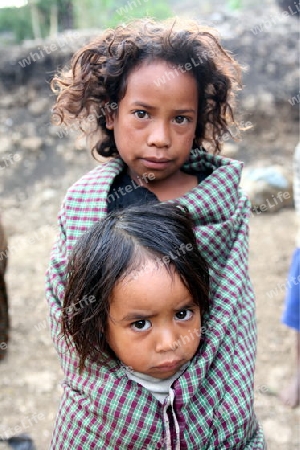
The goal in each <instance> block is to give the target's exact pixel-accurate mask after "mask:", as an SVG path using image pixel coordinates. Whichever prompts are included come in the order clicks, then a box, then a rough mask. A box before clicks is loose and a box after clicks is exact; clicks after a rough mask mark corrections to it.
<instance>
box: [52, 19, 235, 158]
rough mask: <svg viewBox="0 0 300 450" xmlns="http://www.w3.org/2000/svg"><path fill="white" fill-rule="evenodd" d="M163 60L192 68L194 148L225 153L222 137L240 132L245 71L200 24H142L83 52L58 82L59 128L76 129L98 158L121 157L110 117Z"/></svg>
mask: <svg viewBox="0 0 300 450" xmlns="http://www.w3.org/2000/svg"><path fill="white" fill-rule="evenodd" d="M157 60H160V61H165V62H167V63H169V64H170V67H173V68H174V67H175V68H176V67H177V68H179V67H180V66H184V67H189V71H190V73H191V74H192V75H193V77H194V78H195V80H196V82H197V86H198V115H197V126H196V132H195V139H194V142H193V146H194V148H197V147H202V146H203V144H204V143H207V144H208V145H209V146H210V147H211V148H212V149H213V151H214V152H219V151H220V150H221V140H222V136H224V135H225V134H227V135H228V133H229V134H230V135H231V136H232V133H231V129H230V128H231V127H232V126H233V125H234V126H236V127H238V125H237V123H236V121H235V118H234V114H233V106H234V97H235V92H236V91H237V90H238V89H240V88H241V66H240V65H239V64H238V63H237V61H236V60H235V59H234V58H233V57H232V56H231V54H230V53H229V52H228V51H227V50H225V49H224V48H223V47H222V46H221V44H220V42H219V39H218V37H217V34H216V30H214V29H212V28H209V27H201V26H199V25H198V24H197V22H196V21H188V22H186V21H181V20H174V19H172V20H170V19H169V20H167V21H163V22H157V21H153V20H151V19H139V20H135V21H132V22H130V23H128V24H127V25H122V26H118V27H117V28H116V29H108V30H106V31H105V32H104V33H103V34H102V35H101V36H100V37H98V38H97V39H95V40H94V41H93V42H91V43H90V44H88V45H86V46H85V47H83V48H81V49H80V50H78V51H77V52H76V53H75V54H74V56H73V58H72V60H71V68H68V69H64V70H62V71H61V73H60V74H57V75H56V76H55V77H54V78H53V80H52V84H51V86H52V89H53V91H54V92H55V93H57V94H58V98H57V101H56V104H55V106H54V108H53V115H54V117H55V118H56V119H57V118H58V122H56V123H58V124H61V125H66V126H72V127H73V126H74V124H76V126H77V128H78V129H81V130H82V131H84V133H85V134H86V136H87V137H88V138H89V139H91V142H92V145H91V147H92V152H94V151H96V152H97V153H98V154H99V155H101V156H105V157H110V156H117V155H118V149H117V147H116V144H115V139H114V132H113V131H112V130H108V129H107V128H106V112H109V113H115V111H112V110H114V109H116V108H117V105H118V103H119V102H120V100H122V98H123V97H124V96H125V94H126V86H127V80H128V76H129V75H130V73H131V72H132V71H133V70H134V69H136V68H137V66H138V65H141V64H142V63H144V62H145V61H147V62H149V61H150V62H151V61H157ZM187 65H189V66H187ZM93 124H94V126H93ZM232 137H234V136H232Z"/></svg>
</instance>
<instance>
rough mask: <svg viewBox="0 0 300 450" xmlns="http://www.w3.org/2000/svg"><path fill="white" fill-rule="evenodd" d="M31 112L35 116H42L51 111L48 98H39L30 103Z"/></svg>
mask: <svg viewBox="0 0 300 450" xmlns="http://www.w3.org/2000/svg"><path fill="white" fill-rule="evenodd" d="M28 109H29V112H30V113H31V114H32V115H34V116H40V115H41V114H43V113H44V112H46V111H50V102H49V99H48V98H38V99H36V100H34V101H33V102H31V103H29V107H28Z"/></svg>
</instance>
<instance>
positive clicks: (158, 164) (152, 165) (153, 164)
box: [141, 158, 171, 170]
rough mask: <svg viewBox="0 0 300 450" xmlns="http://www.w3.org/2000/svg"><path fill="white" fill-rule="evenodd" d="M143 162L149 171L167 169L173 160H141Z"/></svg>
mask: <svg viewBox="0 0 300 450" xmlns="http://www.w3.org/2000/svg"><path fill="white" fill-rule="evenodd" d="M141 160H142V163H143V165H144V166H145V167H147V168H148V169H158V170H161V169H165V168H166V167H168V166H169V165H170V163H171V159H167V158H141Z"/></svg>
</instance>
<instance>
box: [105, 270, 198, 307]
mask: <svg viewBox="0 0 300 450" xmlns="http://www.w3.org/2000/svg"><path fill="white" fill-rule="evenodd" d="M186 298H190V294H189V292H188V290H187V288H186V287H185V285H184V284H183V282H182V280H181V278H180V276H179V274H178V273H177V272H176V271H175V269H174V268H173V267H171V266H170V270H168V269H167V268H166V266H165V265H164V264H163V263H162V264H158V263H157V262H156V261H149V262H148V263H146V264H145V265H143V266H142V267H141V268H140V269H138V270H136V271H133V272H131V273H130V274H128V275H127V276H126V277H125V278H124V279H122V280H121V281H120V282H119V283H118V284H117V285H116V286H115V288H114V290H113V292H112V296H111V302H110V309H111V312H112V313H113V315H122V314H125V312H127V311H131V310H155V311H160V310H162V309H163V310H167V309H174V308H177V307H178V305H179V304H180V303H181V302H182V301H185V300H186Z"/></svg>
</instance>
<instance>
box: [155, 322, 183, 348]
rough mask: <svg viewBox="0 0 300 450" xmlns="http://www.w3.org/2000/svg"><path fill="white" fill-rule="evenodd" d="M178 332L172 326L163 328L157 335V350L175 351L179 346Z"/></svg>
mask: <svg viewBox="0 0 300 450" xmlns="http://www.w3.org/2000/svg"><path fill="white" fill-rule="evenodd" d="M178 339H179V336H177V333H175V332H174V330H173V329H172V328H171V327H170V328H166V327H164V328H163V329H161V330H160V331H159V332H158V333H157V336H156V351H157V352H158V353H163V352H169V351H174V350H176V349H177V347H178Z"/></svg>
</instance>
